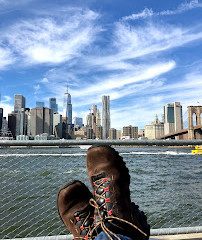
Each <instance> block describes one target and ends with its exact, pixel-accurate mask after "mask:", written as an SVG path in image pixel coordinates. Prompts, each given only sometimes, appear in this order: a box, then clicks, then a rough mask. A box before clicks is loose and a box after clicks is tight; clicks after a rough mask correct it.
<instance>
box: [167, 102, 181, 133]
mask: <svg viewBox="0 0 202 240" xmlns="http://www.w3.org/2000/svg"><path fill="white" fill-rule="evenodd" d="M182 128H183V119H182V106H181V105H180V103H179V102H175V103H173V104H167V105H166V106H164V134H165V135H166V134H169V133H172V132H176V131H178V130H181V129H182Z"/></svg>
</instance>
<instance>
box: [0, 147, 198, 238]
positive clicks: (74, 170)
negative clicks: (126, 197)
mask: <svg viewBox="0 0 202 240" xmlns="http://www.w3.org/2000/svg"><path fill="white" fill-rule="evenodd" d="M117 150H118V151H119V152H120V154H121V155H122V156H123V158H124V160H125V161H126V164H127V167H128V168H129V171H130V175H131V185H130V189H131V198H132V201H134V202H135V203H136V204H138V205H139V206H140V209H141V210H143V211H144V212H145V214H146V215H147V216H148V222H149V223H150V225H151V228H152V229H159V228H176V227H193V226H200V225H201V206H202V205H201V175H200V168H199V167H200V163H201V156H199V155H198V156H196V155H192V154H191V153H190V149H180V148H179V149H170V148H166V147H156V148H155V147H144V148H131V147H127V148H126V147H125V148H124V147H120V148H117ZM86 151H87V150H82V149H80V148H73V147H72V148H0V164H1V168H0V179H1V192H0V194H1V196H0V197H1V206H0V234H1V235H0V239H8V238H25V237H38V236H55V235H66V234H68V230H67V229H66V228H65V227H64V226H63V223H62V222H61V220H60V219H59V217H58V213H57V208H56V198H57V192H58V189H59V187H60V186H61V185H63V184H64V183H65V182H68V181H71V180H73V179H78V180H81V181H82V182H84V183H85V184H86V185H87V186H88V187H89V188H90V183H89V179H88V176H87V171H86V166H85V158H86Z"/></svg>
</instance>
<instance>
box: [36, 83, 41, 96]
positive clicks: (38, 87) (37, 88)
mask: <svg viewBox="0 0 202 240" xmlns="http://www.w3.org/2000/svg"><path fill="white" fill-rule="evenodd" d="M40 88H41V87H40V85H39V84H37V85H35V86H34V90H35V91H34V94H35V95H36V94H38V93H39V90H40Z"/></svg>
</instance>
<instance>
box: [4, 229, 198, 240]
mask: <svg viewBox="0 0 202 240" xmlns="http://www.w3.org/2000/svg"><path fill="white" fill-rule="evenodd" d="M189 233H202V227H201V226H199V227H181V228H160V229H151V236H160V235H174V234H189ZM12 239H16V240H70V239H73V235H71V234H69V235H57V236H43V237H29V238H12ZM1 240H2V239H1ZM7 240H9V239H7Z"/></svg>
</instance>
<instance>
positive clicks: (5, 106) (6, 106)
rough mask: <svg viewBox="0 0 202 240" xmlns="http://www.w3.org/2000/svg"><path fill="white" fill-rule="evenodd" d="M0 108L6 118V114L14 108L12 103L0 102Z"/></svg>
mask: <svg viewBox="0 0 202 240" xmlns="http://www.w3.org/2000/svg"><path fill="white" fill-rule="evenodd" d="M1 108H3V115H4V117H6V118H7V119H8V114H9V113H11V112H12V111H13V109H14V107H13V105H10V104H8V103H1Z"/></svg>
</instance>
